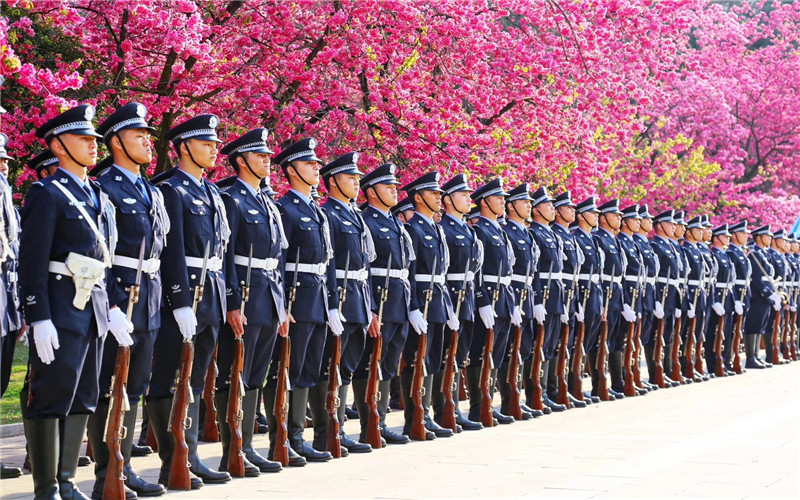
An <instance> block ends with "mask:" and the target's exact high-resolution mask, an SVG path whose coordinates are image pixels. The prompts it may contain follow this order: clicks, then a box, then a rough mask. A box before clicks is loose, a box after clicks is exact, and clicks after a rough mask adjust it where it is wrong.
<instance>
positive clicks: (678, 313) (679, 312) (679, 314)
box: [675, 307, 683, 319]
mask: <svg viewBox="0 0 800 500" xmlns="http://www.w3.org/2000/svg"><path fill="white" fill-rule="evenodd" d="M681 316H683V310H682V309H681V308H680V307H679V308H677V309H675V319H680V317H681Z"/></svg>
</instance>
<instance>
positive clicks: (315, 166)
mask: <svg viewBox="0 0 800 500" xmlns="http://www.w3.org/2000/svg"><path fill="white" fill-rule="evenodd" d="M292 167H294V168H289V169H287V171H288V172H289V175H290V176H291V175H292V173H295V174H300V175H301V176H302V177H303V179H305V181H306V182H308V183H309V184H311V185H312V186H316V185H317V184H319V169H320V164H319V163H318V162H315V161H308V160H298V161H293V162H292ZM298 180H299V179H298Z"/></svg>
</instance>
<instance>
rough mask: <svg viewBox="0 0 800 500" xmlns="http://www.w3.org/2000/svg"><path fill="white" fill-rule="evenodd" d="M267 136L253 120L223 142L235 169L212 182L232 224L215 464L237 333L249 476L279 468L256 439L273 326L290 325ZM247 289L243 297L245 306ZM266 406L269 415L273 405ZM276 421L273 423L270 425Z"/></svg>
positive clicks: (224, 462)
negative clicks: (267, 186) (267, 187)
mask: <svg viewBox="0 0 800 500" xmlns="http://www.w3.org/2000/svg"><path fill="white" fill-rule="evenodd" d="M268 138H269V131H268V130H267V129H265V128H256V129H254V130H251V131H249V132H247V133H245V134H242V135H241V136H240V137H239V138H238V139H236V140H234V141H231V142H229V143H228V144H226V145H225V146H224V147H223V148H222V149H221V150H220V153H222V154H224V155H226V156H227V157H228V161H229V162H230V164H231V166H232V167H233V170H234V171H235V172H236V175H235V176H234V177H229V178H228V180H227V181H225V180H223V181H220V182H218V183H217V186H219V187H220V189H222V201H223V203H224V204H225V213H226V215H227V216H228V227H229V228H230V232H231V236H230V241H229V243H228V246H227V248H226V250H225V283H226V285H225V286H226V291H225V295H226V313H225V317H226V322H225V325H224V326H223V327H222V328H221V329H220V333H219V346H218V352H217V365H218V370H219V372H218V376H217V382H216V384H217V390H216V394H215V406H216V408H217V414H218V415H220V416H221V417H220V419H219V421H220V425H219V430H220V441H221V442H222V457H221V458H220V463H219V470H221V471H227V469H228V452H229V447H230V440H231V430H230V427H229V425H228V424H227V423H226V418H225V417H224V415H227V410H228V401H229V397H230V390H231V384H236V383H239V381H238V380H236V379H232V377H231V366H232V363H233V358H234V350H235V343H236V340H237V339H242V341H243V342H244V345H243V351H244V360H243V364H242V373H241V381H242V384H243V386H244V395H243V397H242V401H241V406H240V409H241V411H242V421H241V432H242V451H243V452H244V467H245V476H248V477H255V476H258V475H259V473H260V472H277V471H280V470H281V469H282V467H281V464H280V463H279V462H273V461H271V460H268V459H266V458H264V457H263V456H261V455H260V454H259V453H258V452H257V451H256V450H255V448H254V447H253V432H254V425H255V424H254V420H255V417H256V407H257V406H258V403H259V397H258V395H259V390H260V389H261V387H262V386H263V385H264V379H265V378H266V375H267V368H268V366H269V363H270V360H271V359H272V352H273V347H274V346H275V339H276V338H277V336H278V332H279V330H280V331H281V333H282V334H283V335H285V334H286V332H287V331H288V328H289V325H288V323H287V321H286V309H285V306H284V304H285V298H284V292H283V278H282V276H281V270H280V268H279V263H280V259H281V253H282V249H283V248H284V247H285V246H287V245H288V242H287V241H286V238H285V236H284V234H283V224H282V222H281V216H280V214H279V212H278V207H276V206H275V203H274V202H273V201H272V200H271V199H270V198H269V196H267V195H266V194H265V193H264V191H263V189H262V185H264V183H263V180H264V179H269V172H270V155H272V154H273V151H272V150H271V149H270V148H269V147H268V146H267V139H268ZM248 279H249V281H248ZM246 287H247V288H246ZM245 293H246V294H247V300H246V302H244V307H243V306H242V304H243V301H244V300H245V298H244V297H243V294H245ZM270 409H271V408H270ZM267 413H268V414H269V415H270V418H272V419H274V413H273V412H271V411H268V412H267ZM274 427H275V426H274V424H273V425H272V426H271V428H274Z"/></svg>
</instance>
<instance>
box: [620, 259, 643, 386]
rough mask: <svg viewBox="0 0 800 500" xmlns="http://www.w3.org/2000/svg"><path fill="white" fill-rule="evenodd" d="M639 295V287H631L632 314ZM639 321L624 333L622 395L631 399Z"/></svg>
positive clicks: (630, 324) (631, 324)
mask: <svg viewBox="0 0 800 500" xmlns="http://www.w3.org/2000/svg"><path fill="white" fill-rule="evenodd" d="M640 277H641V270H640ZM638 294H639V285H638V283H637V286H636V287H631V310H633V313H634V314H636V296H637V295H638ZM638 323H639V321H634V322H633V323H628V331H627V332H626V337H625V354H624V356H623V358H624V360H625V361H624V362H623V364H624V366H625V388H624V389H623V394H625V396H627V397H629V398H631V397H633V396H638V393H637V392H636V385H635V384H634V379H633V344H634V335H635V334H636V325H637V324H638Z"/></svg>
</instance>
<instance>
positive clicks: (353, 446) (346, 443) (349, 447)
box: [336, 384, 372, 456]
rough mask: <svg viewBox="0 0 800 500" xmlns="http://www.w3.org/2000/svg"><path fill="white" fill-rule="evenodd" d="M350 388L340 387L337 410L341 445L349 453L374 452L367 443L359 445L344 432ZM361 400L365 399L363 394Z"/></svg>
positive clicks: (347, 386)
mask: <svg viewBox="0 0 800 500" xmlns="http://www.w3.org/2000/svg"><path fill="white" fill-rule="evenodd" d="M349 387H350V384H347V385H344V384H343V385H341V386H339V407H338V408H337V409H336V416H337V418H338V419H339V443H340V444H341V445H342V447H343V448H344V449H345V450H346V451H347V452H348V453H369V452H371V451H372V446H370V445H368V444H367V443H359V442H357V441H355V440H354V439H352V438H350V437H349V436H348V435H347V433H345V432H344V421H345V413H346V410H347V391H348V389H349ZM354 387H355V386H354ZM353 392H354V393H355V389H353ZM357 398H358V396H356V399H357ZM361 398H362V399H363V398H364V395H363V394H362V395H361ZM342 456H344V454H342Z"/></svg>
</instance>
